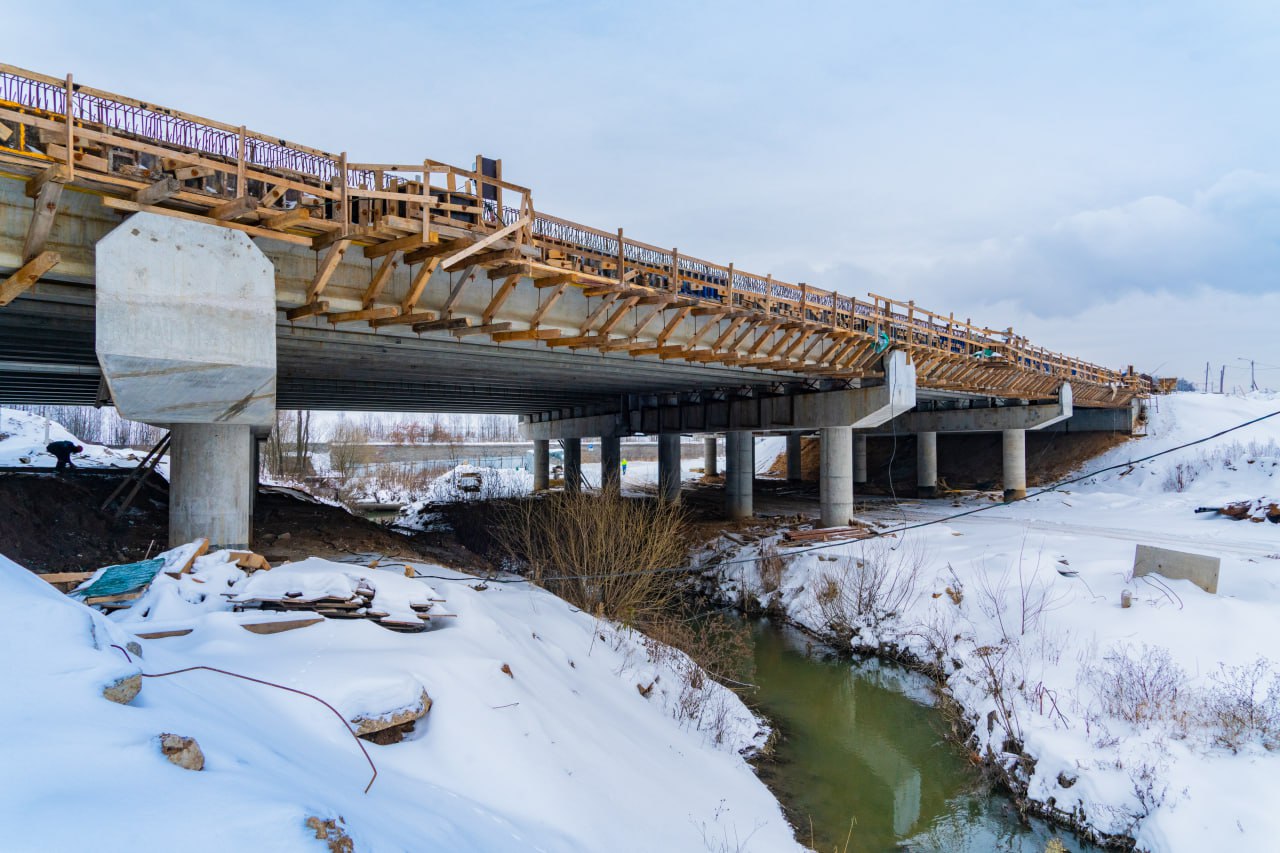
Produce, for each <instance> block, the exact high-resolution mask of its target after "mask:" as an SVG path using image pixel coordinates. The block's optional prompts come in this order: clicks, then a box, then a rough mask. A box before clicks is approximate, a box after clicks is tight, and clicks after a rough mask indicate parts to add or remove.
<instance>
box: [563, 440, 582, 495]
mask: <svg viewBox="0 0 1280 853" xmlns="http://www.w3.org/2000/svg"><path fill="white" fill-rule="evenodd" d="M562 441H563V443H564V490H565V491H566V492H572V493H573V494H577V493H578V492H581V491H582V439H580V438H566V439H562Z"/></svg>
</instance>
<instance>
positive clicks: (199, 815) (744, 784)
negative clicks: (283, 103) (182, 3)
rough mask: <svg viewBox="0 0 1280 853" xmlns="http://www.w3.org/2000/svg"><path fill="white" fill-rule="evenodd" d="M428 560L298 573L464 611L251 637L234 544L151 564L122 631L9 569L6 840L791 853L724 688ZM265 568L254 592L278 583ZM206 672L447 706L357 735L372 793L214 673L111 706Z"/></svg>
mask: <svg viewBox="0 0 1280 853" xmlns="http://www.w3.org/2000/svg"><path fill="white" fill-rule="evenodd" d="M416 568H417V570H418V571H419V572H420V573H421V574H427V575H433V576H435V577H434V578H431V579H428V580H425V581H423V580H406V578H405V576H404V569H403V567H402V566H398V565H397V566H392V567H385V568H377V569H373V570H360V569H354V567H352V566H346V565H339V564H332V563H327V562H325V561H322V560H314V559H313V560H308V561H306V564H305V565H304V566H303V567H302V568H299V569H297V571H300V572H303V571H310V572H315V573H318V574H317V577H316V578H315V579H314V583H311V584H310V585H309V587H308V588H314V590H319V591H322V592H330V593H332V591H333V590H334V589H335V588H337V587H342V588H346V587H344V583H346V581H344V580H342V578H343V577H345V578H347V579H348V580H350V579H351V578H353V577H355V578H357V579H359V578H364V579H368V580H369V582H371V583H374V584H376V585H377V589H378V593H379V595H383V594H384V590H386V593H385V594H386V595H387V596H390V597H394V598H397V599H401V598H403V602H401V603H404V602H409V601H413V600H415V599H420V596H419V593H418V592H409V593H406V591H405V589H404V587H405V586H406V585H409V586H411V587H420V588H421V595H427V596H431V595H432V592H433V591H434V593H435V594H437V595H438V596H439V597H442V598H445V599H447V602H446V603H445V604H444V605H443V606H444V607H445V608H446V609H447V610H448V612H450V613H453V614H456V618H452V619H448V620H443V619H442V620H438V621H439V622H441V623H442V624H440V625H439V626H438V627H435V628H433V629H432V630H429V631H427V632H425V633H418V634H401V633H396V632H393V631H390V630H387V629H386V628H383V627H381V626H379V625H376V624H374V623H373V622H371V621H367V620H363V619H357V620H326V621H324V622H323V623H321V624H318V625H313V626H311V627H306V628H301V629H298V630H293V631H289V632H285V633H277V634H272V635H258V634H254V633H250V632H248V631H245V630H244V629H242V628H241V627H240V625H239V624H238V623H239V622H240V621H243V620H244V619H245V618H246V617H248V616H251V615H252V616H254V617H256V618H260V617H261V614H255V613H248V612H246V613H243V614H235V613H231V612H229V611H228V605H227V603H226V602H227V598H226V595H227V594H228V593H232V594H234V593H237V592H240V591H245V592H247V593H249V594H250V595H253V594H256V593H255V591H254V590H253V589H252V588H250V585H249V583H248V582H247V581H246V579H245V577H244V575H243V573H242V572H241V571H240V570H239V569H236V568H235V567H234V566H233V565H231V564H230V563H228V562H227V559H226V554H225V552H222V553H218V554H212V555H207V556H205V557H202V558H200V559H199V560H198V561H197V563H196V565H195V567H194V569H193V571H192V572H191V573H190V574H188V575H183V576H182V578H181V579H180V580H176V579H173V578H169V577H168V576H167V575H163V574H162V575H160V576H159V579H158V580H157V581H156V582H155V584H154V585H153V587H152V589H151V591H150V592H149V593H148V594H147V597H145V598H144V599H142V600H140V601H139V602H138V603H137V604H136V605H135V606H134V608H133V609H131V610H127V611H121V612H119V613H117V614H113V616H112V618H107V617H104V616H103V615H102V614H99V613H97V612H95V611H93V610H91V609H90V608H87V607H85V606H84V605H82V604H80V603H78V602H77V601H75V600H73V599H71V598H69V597H67V596H64V595H62V594H60V593H57V592H56V591H54V589H53V588H52V587H50V586H48V585H47V584H46V583H45V582H44V581H42V580H40V579H38V578H36V577H35V576H33V575H31V574H30V573H28V572H27V571H26V570H25V569H23V568H21V567H19V566H17V565H15V564H13V563H12V562H10V561H8V560H5V559H3V558H0V640H3V643H4V646H5V648H6V649H7V650H8V652H7V654H6V655H5V657H4V660H5V663H4V664H3V665H0V680H2V681H3V683H4V684H5V689H4V690H3V692H0V756H3V760H0V822H2V823H3V825H4V833H3V841H0V848H3V849H6V850H33V851H34V850H41V851H64V850H66V851H70V850H84V849H90V848H92V849H94V850H103V851H116V850H119V851H126V850H127V851H140V850H179V849H180V850H184V851H192V853H194V851H201V850H210V851H213V850H217V851H223V850H233V849H243V850H299V851H312V850H317V849H323V844H322V843H321V842H318V841H317V840H316V839H315V836H314V833H313V832H312V831H311V830H309V829H308V828H307V827H306V821H307V819H308V818H310V817H317V818H319V819H321V820H330V819H332V820H334V821H338V822H339V825H340V826H343V827H345V830H346V832H347V833H348V834H349V836H350V837H351V839H352V840H353V842H354V849H355V850H358V851H410V850H412V851H428V850H441V851H470V850H474V851H499V850H545V851H582V850H613V851H651V850H663V851H667V850H670V851H704V850H735V851H736V850H759V851H783V850H799V849H801V848H800V847H799V846H798V845H797V844H796V843H795V841H794V840H793V839H792V833H791V830H790V828H789V827H788V826H787V824H786V822H785V820H784V818H783V816H782V814H781V811H780V809H779V807H778V804H777V802H776V801H775V800H774V798H773V796H772V795H771V794H770V793H769V791H768V790H767V789H766V788H765V786H764V785H763V784H762V783H761V782H760V781H759V780H758V779H757V778H756V777H755V775H754V774H753V772H752V771H751V768H750V767H749V766H748V765H747V763H746V762H745V761H744V759H743V758H742V756H741V755H740V752H741V751H743V750H750V749H751V748H754V747H757V746H759V745H760V744H761V742H762V739H763V737H764V735H765V731H764V727H763V725H762V724H761V722H760V721H759V720H757V719H756V718H755V717H754V716H753V715H752V714H751V713H750V712H749V711H748V710H747V709H746V707H745V706H744V705H743V704H742V703H741V702H740V701H739V700H738V699H737V697H736V696H734V695H733V694H732V693H731V692H729V691H727V690H725V689H724V688H722V687H720V686H718V685H716V684H715V683H714V682H712V681H710V680H709V679H708V680H706V681H705V682H703V683H702V686H701V687H699V688H697V689H694V688H693V687H691V686H689V680H688V679H687V678H686V677H684V675H685V674H686V673H687V672H688V665H689V662H688V660H687V658H684V657H683V655H681V654H679V653H677V652H673V651H671V650H669V649H665V648H658V647H655V646H653V645H652V644H647V643H646V642H645V641H644V639H643V638H642V637H639V636H637V635H633V634H631V633H629V632H628V631H625V630H622V629H619V628H616V627H614V626H612V625H610V624H607V623H604V622H601V621H598V620H596V619H595V618H593V617H591V616H589V615H588V614H586V613H582V612H578V611H575V610H574V609H573V608H571V607H570V606H569V605H567V604H566V603H565V602H563V601H561V600H560V599H557V598H555V597H553V596H551V595H549V594H548V593H546V592H543V591H541V590H538V589H535V588H531V587H529V586H528V585H526V584H522V583H521V584H497V583H489V584H487V585H481V584H478V583H477V581H476V580H475V579H474V578H469V577H467V576H464V575H461V574H459V573H457V572H453V571H450V570H447V569H442V568H439V567H436V566H417V567H416ZM275 571H276V570H274V569H273V570H272V572H269V573H265V574H261V575H258V576H257V577H260V578H262V581H263V582H267V581H271V582H273V583H275V586H280V584H281V583H284V581H281V580H280V579H279V578H272V574H273V573H274V572H275ZM250 580H251V579H250ZM428 583H429V584H430V586H429V587H428V586H427V585H426V584H428ZM288 585H289V584H288V583H285V586H288ZM281 588H283V587H281ZM314 590H313V591H314ZM273 591H278V590H274V588H273ZM258 592H260V590H258ZM388 604H389V606H395V604H396V602H389V603H388ZM180 624H185V625H186V626H188V627H192V628H193V629H194V630H193V631H192V632H191V633H190V634H188V635H186V636H181V637H169V638H165V639H153V640H142V641H141V645H142V648H143V657H142V658H141V659H139V658H138V657H137V656H136V655H134V656H133V657H134V660H133V662H132V663H130V662H129V661H128V660H127V659H126V657H125V654H124V653H123V652H122V651H120V650H117V649H116V648H113V647H112V645H113V644H114V645H118V646H121V647H124V646H126V645H127V644H128V643H129V642H130V641H131V640H133V636H132V632H140V631H143V630H144V629H145V628H147V627H148V626H150V627H151V628H152V629H155V628H159V627H165V628H173V627H175V626H178V625H180ZM197 665H203V666H212V667H218V668H222V669H226V670H229V671H233V672H236V673H242V674H244V675H248V676H252V677H256V678H261V679H265V680H268V681H272V682H276V683H278V684H282V685H286V686H289V687H294V688H297V689H300V690H306V691H308V692H311V693H315V694H316V695H318V696H320V697H322V698H325V699H326V700H328V701H330V702H331V704H333V705H334V706H335V708H336V709H337V710H338V711H340V712H341V713H342V714H343V715H344V716H345V717H347V718H348V719H351V718H353V717H356V716H359V715H361V714H366V715H367V714H370V713H376V712H378V711H379V710H389V709H392V708H395V707H402V706H403V705H404V704H405V703H406V701H412V699H413V697H415V696H420V691H421V689H422V688H425V689H426V691H427V692H428V693H429V695H430V697H431V699H432V701H433V702H434V704H433V706H432V707H431V710H430V712H429V714H428V715H427V716H426V717H425V718H424V719H423V720H421V721H420V722H419V724H418V726H417V728H416V730H415V731H414V732H413V733H412V734H410V735H409V736H408V737H407V739H406V740H404V741H403V742H401V743H397V744H394V745H390V746H378V745H375V744H372V743H368V744H366V748H367V749H368V750H369V752H370V754H371V756H372V759H373V761H374V763H375V764H376V766H377V770H378V774H377V779H376V781H375V782H374V783H373V785H372V788H371V789H370V790H369V791H368V793H364V788H365V786H366V784H367V783H368V782H369V779H370V775H371V771H370V769H369V766H368V764H367V763H366V762H365V759H364V758H363V757H362V755H361V754H360V751H359V749H358V748H357V746H356V743H355V742H354V741H353V740H352V737H351V735H350V734H349V733H348V732H347V731H346V730H345V728H344V727H343V726H342V724H341V723H340V722H338V721H337V720H336V719H335V717H334V716H333V714H332V713H331V712H330V711H329V710H327V709H325V708H324V707H322V706H321V705H319V704H318V703H316V702H314V701H312V700H310V699H307V698H305V697H302V696H298V695H296V694H292V693H287V692H284V691H281V690H277V689H274V688H271V687H267V686H263V685H259V684H253V683H248V682H245V681H241V680H238V679H234V678H229V677H226V676H223V675H218V674H214V673H210V672H205V671H197V672H191V673H184V674H181V675H176V676H173V677H166V678H155V679H144V680H143V682H142V691H141V694H140V695H139V696H138V697H137V698H136V699H134V700H133V702H132V703H131V704H129V705H119V704H115V703H113V702H110V701H107V700H106V699H104V698H103V697H102V695H101V691H102V688H103V686H104V685H106V684H109V683H113V682H116V681H118V680H120V679H122V678H127V677H129V676H130V675H133V674H136V673H137V672H138V671H139V670H141V671H143V672H149V673H159V672H166V671H172V670H177V669H182V668H185V667H190V666H197ZM648 687H652V689H651V690H649V692H648V694H647V695H644V694H643V693H642V691H641V689H638V688H648ZM162 733H174V734H179V735H184V736H189V737H194V738H195V739H196V741H197V742H198V743H199V745H200V747H201V749H202V750H203V752H204V756H205V761H206V763H205V767H204V770H203V771H200V772H193V771H190V770H186V769H181V768H179V767H176V766H174V765H173V764H171V763H169V761H168V760H166V758H165V756H164V755H162V753H161V750H160V746H159V744H158V737H159V736H160V735H161V734H162ZM332 849H338V848H336V847H335V848H332Z"/></svg>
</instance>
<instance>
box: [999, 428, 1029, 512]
mask: <svg viewBox="0 0 1280 853" xmlns="http://www.w3.org/2000/svg"><path fill="white" fill-rule="evenodd" d="M1001 435H1003V436H1004V500H1005V503H1008V502H1009V501H1016V500H1018V499H1020V498H1025V497H1026V496H1027V431H1026V430H1024V429H1007V430H1005V431H1004V432H1003V433H1001Z"/></svg>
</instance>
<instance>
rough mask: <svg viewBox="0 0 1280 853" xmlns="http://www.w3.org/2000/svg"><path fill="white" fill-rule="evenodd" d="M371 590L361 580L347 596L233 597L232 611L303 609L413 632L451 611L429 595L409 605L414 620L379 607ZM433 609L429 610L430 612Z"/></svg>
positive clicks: (292, 593)
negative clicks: (366, 620)
mask: <svg viewBox="0 0 1280 853" xmlns="http://www.w3.org/2000/svg"><path fill="white" fill-rule="evenodd" d="M373 597H374V589H373V587H372V586H370V585H369V584H367V583H365V582H364V581H360V582H359V583H357V584H356V586H355V590H354V592H353V593H352V595H351V597H350V598H337V597H333V596H329V597H324V598H313V599H308V598H306V597H305V596H304V595H303V594H302V593H301V592H291V593H285V594H284V595H283V596H280V597H278V598H265V597H263V598H250V599H237V600H236V601H235V602H234V604H235V610H236V612H240V611H242V610H245V609H248V608H252V609H257V610H274V611H285V612H307V613H315V614H317V615H319V616H326V617H328V618H330V619H369V620H371V621H373V622H377V623H378V624H379V625H381V626H382V627H384V628H389V629H391V630H392V631H400V632H401V633H405V634H416V633H418V632H419V631H425V630H427V628H428V627H429V624H428V623H430V621H431V620H432V619H438V618H441V617H448V616H453V615H454V614H452V613H444V612H442V611H440V609H439V608H438V607H436V604H439V603H443V602H444V599H442V598H433V599H431V600H430V601H429V602H428V603H426V604H412V605H410V608H411V609H412V610H413V612H414V614H415V616H416V617H417V618H415V619H412V620H410V619H408V618H405V617H404V616H399V617H396V616H393V615H392V614H390V613H388V612H386V611H385V610H379V609H378V608H377V607H375V606H374V603H373ZM433 610H434V611H435V612H432V611H433Z"/></svg>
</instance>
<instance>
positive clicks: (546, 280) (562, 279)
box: [526, 267, 578, 287]
mask: <svg viewBox="0 0 1280 853" xmlns="http://www.w3.org/2000/svg"><path fill="white" fill-rule="evenodd" d="M526 275H529V276H531V277H532V278H533V286H534V287H559V286H560V285H562V284H577V282H578V274H577V273H576V272H566V273H560V274H559V275H544V276H534V274H533V268H532V267H530V268H529V272H528V273H526Z"/></svg>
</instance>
